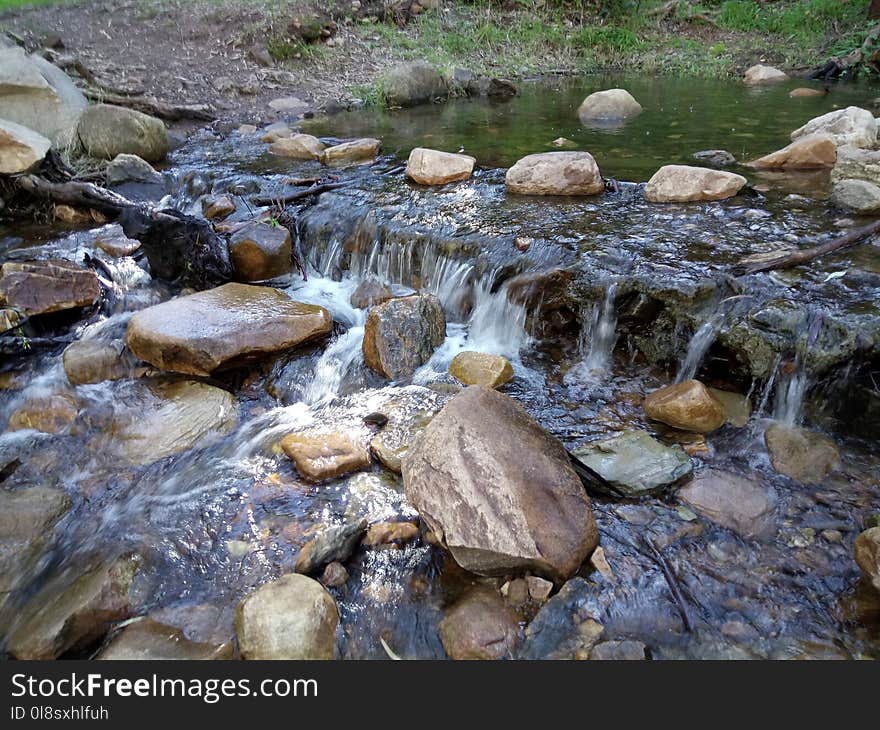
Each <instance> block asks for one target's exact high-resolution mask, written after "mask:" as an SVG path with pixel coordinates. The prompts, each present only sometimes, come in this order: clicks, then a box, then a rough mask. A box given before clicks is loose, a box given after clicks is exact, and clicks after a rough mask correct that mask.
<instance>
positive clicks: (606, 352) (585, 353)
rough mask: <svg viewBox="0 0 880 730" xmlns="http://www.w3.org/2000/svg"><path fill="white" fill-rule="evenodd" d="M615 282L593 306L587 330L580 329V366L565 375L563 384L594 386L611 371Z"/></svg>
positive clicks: (614, 326)
mask: <svg viewBox="0 0 880 730" xmlns="http://www.w3.org/2000/svg"><path fill="white" fill-rule="evenodd" d="M616 298H617V282H612V283H611V284H609V285H608V288H607V289H606V290H605V297H604V298H603V300H602V303H601V304H597V305H594V306H593V308H592V310H591V312H590V317H589V322H590V325H589V327H584V328H583V329H581V334H580V337H579V338H578V352H579V354H580V356H581V360H580V362H578V363H577V364H576V365H575V366H574V367H572V368H571V369H570V370H569V371H568V372H567V373H566V374H565V379H564V382H565V383H566V384H567V385H576V384H579V383H584V382H595V381H596V380H598V379H599V378H601V376H602V375H604V374H605V373H607V372H609V371H610V369H611V354H612V353H613V352H614V345H615V344H616V343H617V307H616V303H615V300H616Z"/></svg>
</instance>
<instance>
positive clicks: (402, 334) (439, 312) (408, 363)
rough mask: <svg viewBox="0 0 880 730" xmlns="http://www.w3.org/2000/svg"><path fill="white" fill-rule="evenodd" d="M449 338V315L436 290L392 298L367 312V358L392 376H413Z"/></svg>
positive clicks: (369, 362)
mask: <svg viewBox="0 0 880 730" xmlns="http://www.w3.org/2000/svg"><path fill="white" fill-rule="evenodd" d="M444 339H446V317H445V315H444V314H443V308H442V307H441V306H440V300H439V299H437V297H435V296H434V295H433V294H416V295H415V296H411V297H399V298H397V299H389V300H388V301H387V302H383V303H382V304H378V305H376V306H375V307H373V308H372V309H371V310H370V313H369V314H368V315H367V324H366V327H365V328H364V344H363V351H364V360H365V362H366V363H367V365H368V366H369V367H370V368H372V369H373V370H375V371H376V372H377V373H379V374H380V375H384V376H385V377H386V378H389V379H391V380H398V379H400V378H406V377H409V376H411V375H412V374H413V373H414V372H415V371H416V370H417V369H418V368H419V367H421V366H422V365H424V364H425V363H426V362H428V360H429V359H430V358H431V355H432V354H434V350H436V349H437V348H438V347H439V346H440V345H442V344H443V340H444Z"/></svg>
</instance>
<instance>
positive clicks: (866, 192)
mask: <svg viewBox="0 0 880 730" xmlns="http://www.w3.org/2000/svg"><path fill="white" fill-rule="evenodd" d="M831 202H833V203H834V204H835V205H838V206H840V207H841V208H847V209H849V210H852V211H854V212H856V213H860V214H862V215H876V214H880V186H878V185H875V184H874V183H870V182H867V181H866V180H841V181H840V182H837V183H835V184H834V188H833V189H832V192H831Z"/></svg>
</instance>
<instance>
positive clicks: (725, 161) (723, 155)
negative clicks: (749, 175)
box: [694, 150, 736, 167]
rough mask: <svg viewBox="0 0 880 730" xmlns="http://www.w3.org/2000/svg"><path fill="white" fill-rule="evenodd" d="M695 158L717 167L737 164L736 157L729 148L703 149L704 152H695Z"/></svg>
mask: <svg viewBox="0 0 880 730" xmlns="http://www.w3.org/2000/svg"><path fill="white" fill-rule="evenodd" d="M694 159H695V160H698V161H700V162H704V163H706V164H707V165H714V166H715V167H729V166H730V165H735V164H736V157H734V156H733V155H732V154H730V152H728V151H727V150H703V151H702V152H694Z"/></svg>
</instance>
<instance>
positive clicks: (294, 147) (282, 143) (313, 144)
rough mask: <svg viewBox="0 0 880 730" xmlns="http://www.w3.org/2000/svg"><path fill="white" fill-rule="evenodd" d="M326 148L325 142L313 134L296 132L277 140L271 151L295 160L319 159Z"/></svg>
mask: <svg viewBox="0 0 880 730" xmlns="http://www.w3.org/2000/svg"><path fill="white" fill-rule="evenodd" d="M325 149H326V146H325V145H324V143H323V142H322V141H321V140H319V139H318V138H317V137H313V136H312V135H311V134H294V135H293V136H292V137H282V138H280V139H277V140H275V141H274V142H273V143H272V146H271V147H269V152H271V153H272V154H273V155H278V156H280V157H289V158H291V159H293V160H317V159H319V158H320V157H321V153H322V152H323V151H324V150H325Z"/></svg>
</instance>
